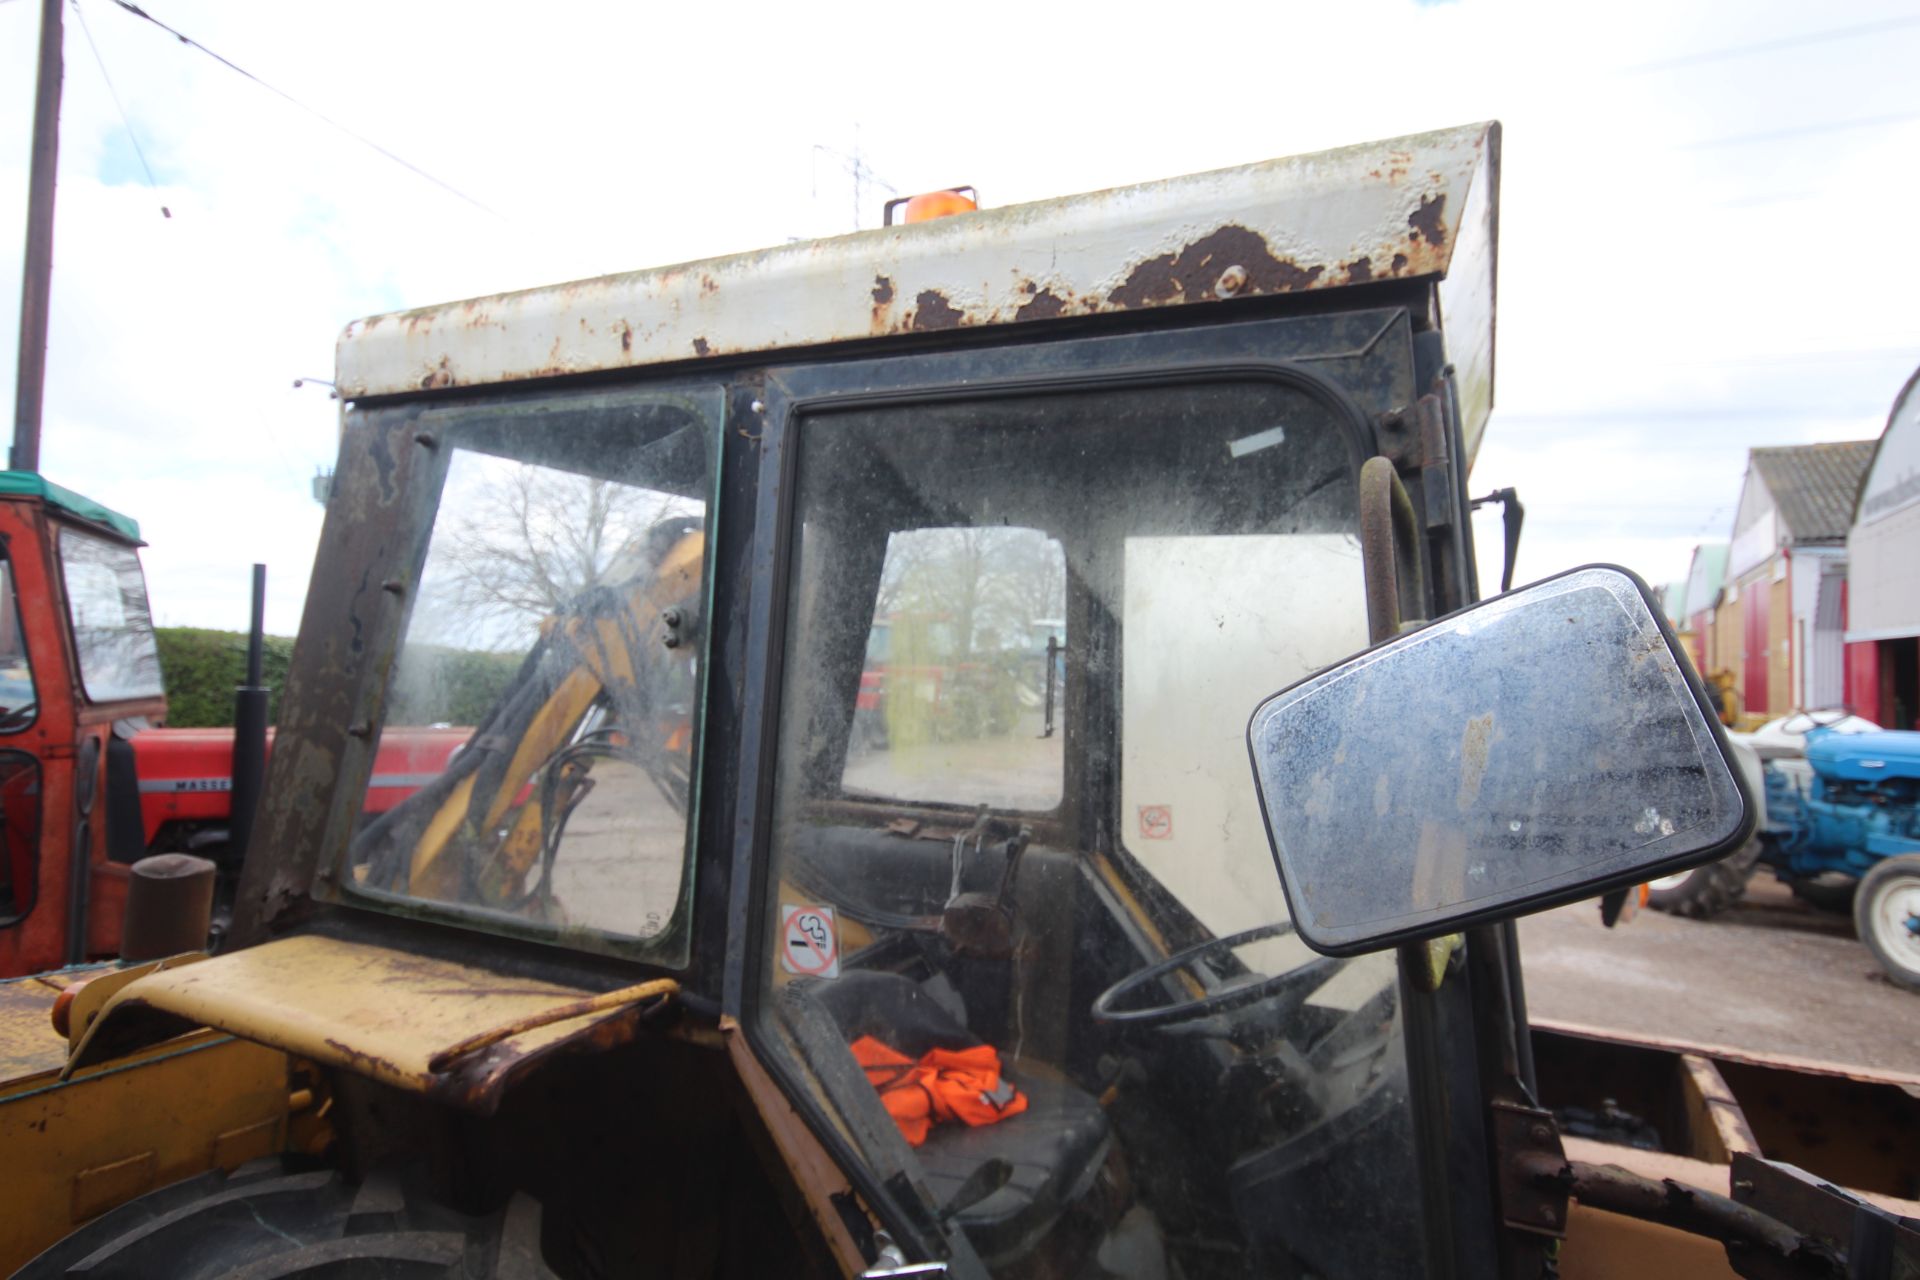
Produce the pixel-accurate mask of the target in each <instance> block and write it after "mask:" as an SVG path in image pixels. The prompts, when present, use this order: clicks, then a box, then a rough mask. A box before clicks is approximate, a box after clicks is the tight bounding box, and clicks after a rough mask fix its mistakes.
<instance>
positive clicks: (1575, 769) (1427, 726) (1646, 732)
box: [1247, 565, 1753, 955]
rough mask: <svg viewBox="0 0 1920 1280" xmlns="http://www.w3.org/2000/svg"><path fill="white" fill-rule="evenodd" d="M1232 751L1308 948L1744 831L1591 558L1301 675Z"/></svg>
mask: <svg viewBox="0 0 1920 1280" xmlns="http://www.w3.org/2000/svg"><path fill="white" fill-rule="evenodd" d="M1247 744H1248V747H1249V748H1250V750H1251V751H1252V754H1253V773H1254V779H1255V782H1256V785H1257V786H1258V788H1259V792H1260V806H1261V810H1262V812H1263V814H1264V815H1265V818H1266V824H1267V834H1268V837H1269V838H1270V839H1271V841H1272V843H1273V855H1274V860H1275V862H1276V863H1278V865H1279V869H1280V879H1281V883H1282V884H1283V885H1284V886H1285V889H1286V894H1287V903H1288V906H1289V907H1290V908H1291V910H1292V912H1293V921H1294V926H1295V928H1296V929H1298V930H1299V933H1300V937H1301V938H1302V939H1304V940H1305V941H1306V942H1307V944H1308V945H1309V946H1311V947H1313V948H1314V949H1315V950H1317V951H1321V952H1324V953H1326V954H1328V955H1352V954H1355V953H1357V952H1362V951H1372V950H1377V949H1379V948H1381V947H1385V946H1389V945H1392V944H1394V943H1399V942H1410V941H1416V940H1418V939H1420V938H1425V937H1435V936H1438V935H1440V934H1445V933H1451V932H1453V931H1454V930H1456V929H1459V928H1462V927H1464V926H1466V925H1470V924H1477V923H1481V922H1484V921H1487V920H1493V919H1500V918H1506V917H1512V916H1517V915H1522V914H1525V913H1527V912H1529V911H1539V910H1542V909H1544V908H1546V907H1551V906H1556V905H1558V904H1560V903H1562V902H1570V901H1572V900H1574V899H1576V898H1583V897H1589V896H1591V895H1593V894H1596V893H1602V892H1605V891H1606V890H1608V889H1613V888H1618V887H1620V886H1622V885H1628V884H1633V883H1636V882H1639V881H1645V880H1649V879H1653V878H1655V877H1658V876H1662V875H1668V874H1670V873H1672V872H1675V871H1683V870H1686V869H1687V868H1689V867H1694V866H1698V865H1700V864H1701V863H1703V862H1709V861H1711V860H1713V859H1714V858H1716V857H1719V856H1720V855H1722V854H1724V853H1727V852H1728V851H1730V850H1732V849H1734V848H1736V847H1737V846H1739V844H1740V843H1741V842H1742V841H1744V840H1745V839H1746V838H1747V835H1748V833H1749V832H1750V830H1751V829H1752V826H1753V814H1752V804H1751V801H1750V799H1749V797H1748V794H1747V790H1746V784H1745V783H1744V781H1743V780H1742V779H1741V778H1740V776H1739V772H1738V770H1736V769H1734V768H1733V767H1732V766H1731V765H1730V764H1729V762H1728V758H1727V743H1726V735H1725V732H1724V730H1722V728H1721V727H1720V724H1719V722H1718V721H1717V720H1716V719H1714V717H1713V714H1712V712H1711V710H1710V709H1709V707H1708V704H1707V699H1706V695H1705V693H1704V692H1703V691H1702V689H1701V687H1700V682H1699V679H1698V677H1696V676H1695V675H1694V674H1693V670H1692V667H1691V666H1690V664H1688V662H1687V661H1686V660H1685V659H1684V658H1683V657H1682V656H1681V654H1680V650H1679V646H1678V644H1677V642H1676V641H1675V639H1674V636H1673V633H1672V631H1671V630H1669V628H1668V627H1667V625H1666V623H1665V621H1664V620H1663V619H1662V618H1661V616H1660V612H1659V610H1658V609H1657V608H1655V607H1654V605H1653V602H1652V598H1651V596H1650V595H1649V594H1648V592H1647V587H1646V584H1645V583H1643V582H1641V581H1640V579H1639V578H1637V577H1635V576H1634V575H1633V574H1631V573H1629V572H1628V571H1626V570H1625V569H1619V568H1615V567H1612V566H1606V565H1601V566H1592V567H1588V568H1583V569H1575V570H1573V571H1572V572H1570V573H1565V574H1562V575H1560V576H1559V577H1555V578H1549V579H1547V580H1545V581H1544V582H1538V583H1535V584H1534V585H1532V586H1530V587H1525V588H1523V589H1521V590H1519V591H1514V592H1510V593H1508V594H1505V595H1501V596H1496V597H1495V598H1493V599H1492V600H1488V601H1486V602H1484V603H1481V604H1478V605H1474V606H1473V607H1471V608H1468V609H1463V610H1461V611H1460V612H1458V613H1455V614H1451V615H1449V616H1447V617H1445V618H1442V619H1440V620H1439V621H1437V622H1433V623H1430V624H1429V625H1427V626H1425V627H1423V628H1421V629H1420V630H1418V631H1413V632H1409V633H1408V634H1406V635H1403V636H1399V637H1397V638H1395V639H1393V640H1389V641H1387V642H1385V643H1383V644H1380V645H1378V646H1376V647H1374V648H1372V649H1369V650H1367V651H1366V652H1365V653H1361V654H1358V655H1356V656H1355V657H1352V658H1349V659H1348V660H1347V661H1345V662H1343V663H1341V664H1340V665H1338V666H1336V667H1332V668H1329V669H1328V670H1326V671H1322V672H1320V673H1319V674H1318V675H1315V676H1311V677H1309V678H1307V679H1306V680H1303V681H1301V682H1300V683H1299V684H1296V685H1294V686H1292V687H1291V688H1288V689H1286V690H1283V691H1282V692H1280V693H1277V694H1275V695H1274V696H1273V697H1271V698H1268V699H1267V700H1266V701H1265V702H1263V703H1261V704H1260V706H1259V708H1258V709H1257V710H1255V712H1254V714H1253V722H1252V724H1251V725H1249V726H1248V730H1247Z"/></svg>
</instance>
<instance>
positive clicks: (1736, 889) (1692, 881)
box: [1647, 836, 1760, 920]
mask: <svg viewBox="0 0 1920 1280" xmlns="http://www.w3.org/2000/svg"><path fill="white" fill-rule="evenodd" d="M1759 857H1760V839H1759V837H1758V836H1756V837H1754V838H1753V839H1751V840H1748V841H1747V842H1746V843H1745V844H1743V845H1741V846H1740V847H1739V848H1738V849H1735V850H1734V851H1733V852H1732V853H1730V854H1728V855H1727V856H1726V857H1724V858H1722V859H1720V860H1719V861H1718V862H1709V863H1707V864H1706V865H1705V866H1704V867H1695V868H1694V869H1693V870H1691V871H1682V872H1680V873H1679V874H1678V875H1671V876H1662V877H1661V878H1660V879H1658V880H1654V881H1651V882H1650V883H1649V884H1648V885H1647V905H1648V906H1650V907H1652V908H1653V909H1654V910H1655V911H1664V912H1666V913H1667V914H1668V915H1675V916H1685V917H1687V918H1688V919H1690V920H1705V919H1706V918H1707V917H1709V916H1716V915H1719V914H1720V913H1721V912H1722V911H1725V910H1726V909H1727V908H1728V907H1730V906H1732V905H1733V904H1734V903H1736V902H1738V901H1740V899H1741V897H1742V896H1743V895H1744V894H1745V893H1746V891H1747V881H1748V880H1749V879H1750V878H1751V877H1752V876H1753V864H1754V863H1755V862H1756V861H1758V860H1759Z"/></svg>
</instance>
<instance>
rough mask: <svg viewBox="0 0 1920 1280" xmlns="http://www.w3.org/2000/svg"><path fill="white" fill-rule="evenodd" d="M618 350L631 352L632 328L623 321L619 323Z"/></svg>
mask: <svg viewBox="0 0 1920 1280" xmlns="http://www.w3.org/2000/svg"><path fill="white" fill-rule="evenodd" d="M620 350H622V351H625V352H631V351H632V350H633V326H632V325H630V324H628V323H627V322H626V321H625V320H622V321H621V322H620Z"/></svg>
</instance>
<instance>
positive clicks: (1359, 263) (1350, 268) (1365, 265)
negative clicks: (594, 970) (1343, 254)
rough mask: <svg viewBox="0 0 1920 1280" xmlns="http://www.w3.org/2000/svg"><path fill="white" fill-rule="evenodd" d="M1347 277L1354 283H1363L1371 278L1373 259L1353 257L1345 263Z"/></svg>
mask: <svg viewBox="0 0 1920 1280" xmlns="http://www.w3.org/2000/svg"><path fill="white" fill-rule="evenodd" d="M1347 279H1348V280H1349V281H1351V282H1352V283H1354V284H1365V283H1366V282H1367V281H1369V280H1371V279H1373V259H1372V258H1371V257H1367V258H1355V259H1354V260H1353V261H1352V262H1349V263H1348V264H1347Z"/></svg>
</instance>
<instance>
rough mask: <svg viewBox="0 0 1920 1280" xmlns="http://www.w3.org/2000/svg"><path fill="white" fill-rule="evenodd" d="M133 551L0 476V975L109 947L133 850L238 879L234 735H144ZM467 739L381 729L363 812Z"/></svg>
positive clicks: (148, 712) (160, 706)
mask: <svg viewBox="0 0 1920 1280" xmlns="http://www.w3.org/2000/svg"><path fill="white" fill-rule="evenodd" d="M143 545H144V544H143V543H142V542H141V540H140V526H139V525H138V524H137V523H136V522H134V521H133V520H132V519H130V518H128V517H126V516H123V515H120V514H119V513H118V512H115V511H112V510H109V509H108V508H106V507H103V506H101V505H100V504H99V503H96V502H91V501H89V500H88V499H86V498H83V497H81V496H80V495H79V494H77V493H74V492H72V491H70V490H67V489H63V488H61V487H60V486H59V485H56V484H53V483H51V482H50V481H48V480H46V479H44V478H43V477H41V476H39V475H36V474H34V473H32V472H23V471H8V472H0V977H13V976H18V975H21V974H29V973H37V972H40V971H41V970H45V969H51V968H57V967H59V966H60V965H63V964H79V963H83V962H85V961H88V960H92V959H97V958H103V957H108V956H113V955H115V954H117V953H118V951H119V949H120V931H121V920H122V916H123V913H124V911H125V907H126V898H127V885H128V880H129V874H130V873H129V868H130V866H131V865H132V864H133V863H134V862H136V861H138V860H139V859H141V858H143V857H146V856H147V855H148V854H153V853H168V852H192V853H197V854H200V855H201V856H203V857H207V858H209V859H211V860H213V861H214V862H215V863H216V865H217V866H218V867H219V881H220V888H219V890H218V891H217V895H216V897H217V900H219V901H224V900H225V899H226V897H228V896H229V895H230V893H231V887H232V884H233V883H234V881H235V880H236V879H237V877H238V873H239V867H238V856H237V850H238V849H239V847H240V844H239V842H238V841H236V840H234V839H233V836H234V832H233V831H232V829H231V827H232V822H231V818H232V814H233V809H234V802H233V796H234V790H233V780H234V763H235V762H234V731H233V730H232V729H163V728H160V727H159V726H160V725H161V724H162V723H163V722H164V721H165V719H166V714H167V700H166V695H165V693H164V691H163V688H162V684H161V672H160V654H159V649H158V647H157V645H156V643H155V640H154V632H153V619H152V617H151V615H150V614H149V612H148V609H147V588H146V580H145V578H144V576H143V575H142V573H141V570H140V555H139V548H140V547H141V546H143ZM263 710H264V708H263ZM466 736H467V731H466V730H461V729H446V730H438V729H425V730H410V731H409V732H408V733H407V734H406V735H404V736H399V735H394V734H389V735H387V736H386V737H385V738H384V739H383V740H382V741H381V744H380V753H379V759H378V762H377V764H376V766H375V771H374V782H373V788H372V791H371V793H370V795H369V808H370V809H375V810H377V809H385V808H388V807H391V806H392V805H393V804H395V803H397V802H398V801H399V800H401V799H403V798H404V797H405V796H407V795H410V794H412V792H413V791H414V790H416V789H417V788H418V787H419V786H420V784H421V783H422V782H423V781H425V780H427V779H430V778H432V777H433V776H435V775H437V774H438V773H440V772H441V771H443V770H444V769H445V768H446V764H447V761H448V759H449V758H450V757H451V756H452V754H453V752H454V750H455V749H456V748H457V747H458V746H459V744H460V743H461V742H462V741H463V740H464V739H465V738H466ZM269 741H270V739H269Z"/></svg>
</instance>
